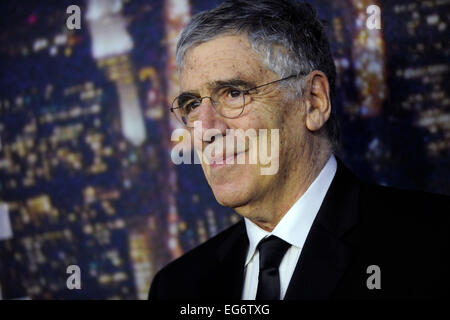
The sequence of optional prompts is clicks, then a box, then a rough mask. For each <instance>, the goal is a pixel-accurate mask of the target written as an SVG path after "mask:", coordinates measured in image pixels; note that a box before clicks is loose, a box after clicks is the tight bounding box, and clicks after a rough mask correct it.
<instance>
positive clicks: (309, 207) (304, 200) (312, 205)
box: [244, 154, 337, 266]
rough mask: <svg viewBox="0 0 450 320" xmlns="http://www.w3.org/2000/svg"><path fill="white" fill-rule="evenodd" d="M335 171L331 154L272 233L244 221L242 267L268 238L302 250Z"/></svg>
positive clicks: (247, 220) (334, 160)
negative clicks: (245, 238) (246, 245)
mask: <svg viewBox="0 0 450 320" xmlns="http://www.w3.org/2000/svg"><path fill="white" fill-rule="evenodd" d="M336 169H337V162H336V158H335V157H334V155H333V154H332V155H331V156H330V158H329V159H328V161H327V163H326V164H325V166H324V167H323V168H322V170H321V171H320V173H319V175H318V176H317V177H316V179H315V180H314V181H313V183H311V185H310V186H309V187H308V189H307V190H306V192H305V193H304V194H303V195H302V196H301V197H300V199H298V200H297V201H296V202H295V203H294V205H293V206H292V207H291V208H290V209H289V210H288V212H287V213H286V214H285V215H284V216H283V218H281V220H280V222H279V223H278V224H277V225H276V226H275V228H274V229H273V230H272V232H268V231H266V230H264V229H261V228H260V227H258V226H257V225H256V224H255V223H253V222H252V221H251V220H250V219H248V218H244V221H245V228H246V230H247V236H248V240H249V249H248V253H247V259H246V261H245V266H247V264H248V263H249V262H250V260H251V258H252V257H253V255H254V254H255V251H256V247H257V245H258V243H259V242H260V241H261V240H262V239H263V238H265V237H267V236H269V235H274V236H277V237H278V238H280V239H283V240H284V241H286V242H288V243H289V244H291V245H293V246H296V247H298V248H300V249H301V248H302V247H303V244H304V243H305V240H306V237H307V236H308V233H309V229H310V228H311V225H312V223H313V221H314V219H315V217H316V215H317V212H318V211H319V209H320V206H321V205H322V202H323V199H324V198H325V194H326V193H327V191H328V188H329V187H330V184H331V181H332V180H333V178H334V176H335V174H336Z"/></svg>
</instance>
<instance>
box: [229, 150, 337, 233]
mask: <svg viewBox="0 0 450 320" xmlns="http://www.w3.org/2000/svg"><path fill="white" fill-rule="evenodd" d="M330 156H331V153H327V154H324V155H322V157H320V159H314V160H313V159H310V160H308V161H307V163H308V164H309V166H308V165H303V166H301V165H299V166H298V167H297V170H296V172H290V174H289V179H288V180H287V181H286V183H285V184H284V185H282V186H277V188H276V189H275V190H272V192H271V193H270V194H268V195H267V196H266V197H264V198H263V199H261V200H260V201H255V202H254V203H252V205H246V206H244V207H241V208H235V210H236V212H237V213H239V214H240V215H242V216H244V217H247V218H249V219H250V220H251V221H252V222H253V223H255V224H256V225H258V226H259V227H260V228H262V229H264V230H266V231H268V232H271V231H272V230H273V229H274V228H275V227H276V225H277V224H278V223H279V222H280V220H281V219H282V218H283V216H284V215H285V214H286V213H287V212H288V211H289V209H290V208H291V207H292V206H293V205H294V204H295V203H296V202H297V201H298V200H299V199H300V198H301V197H302V196H303V194H304V193H305V192H306V191H307V190H308V188H309V186H310V185H311V184H312V183H313V182H314V180H315V179H316V178H317V176H318V175H319V173H320V171H321V170H322V169H323V167H324V166H325V164H326V163H327V161H328V159H329V158H330ZM312 160H313V161H312Z"/></svg>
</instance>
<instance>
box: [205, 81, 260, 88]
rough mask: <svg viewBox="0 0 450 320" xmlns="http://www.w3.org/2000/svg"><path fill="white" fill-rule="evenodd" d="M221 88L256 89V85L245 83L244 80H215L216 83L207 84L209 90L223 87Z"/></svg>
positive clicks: (251, 82) (250, 82)
mask: <svg viewBox="0 0 450 320" xmlns="http://www.w3.org/2000/svg"><path fill="white" fill-rule="evenodd" d="M223 86H233V87H242V88H246V89H249V88H253V87H256V83H254V82H253V81H246V80H242V79H228V80H217V81H213V82H211V83H208V88H209V89H214V88H217V87H223Z"/></svg>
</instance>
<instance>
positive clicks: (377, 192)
mask: <svg viewBox="0 0 450 320" xmlns="http://www.w3.org/2000/svg"><path fill="white" fill-rule="evenodd" d="M360 205H361V207H363V208H365V209H366V210H369V211H377V212H378V213H379V215H380V217H381V216H382V215H383V213H387V214H389V216H390V217H394V216H395V217H410V218H412V217H416V218H428V219H430V218H435V219H444V220H445V219H447V221H448V218H449V217H450V214H449V212H450V197H449V196H446V195H442V194H436V193H430V192H425V191H419V190H411V189H401V188H395V187H389V186H384V185H378V184H372V183H362V187H361V194H360Z"/></svg>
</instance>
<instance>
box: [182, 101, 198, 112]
mask: <svg viewBox="0 0 450 320" xmlns="http://www.w3.org/2000/svg"><path fill="white" fill-rule="evenodd" d="M198 106H200V102H199V101H191V102H188V103H186V104H185V105H184V107H183V110H184V111H185V112H186V113H189V112H191V111H193V110H194V109H195V108H197V107H198Z"/></svg>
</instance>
